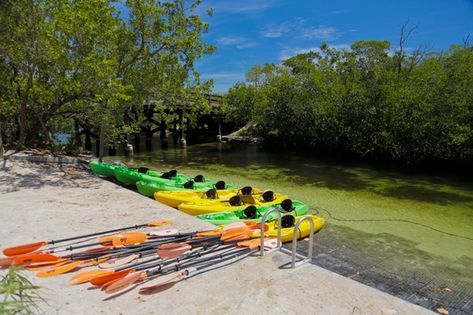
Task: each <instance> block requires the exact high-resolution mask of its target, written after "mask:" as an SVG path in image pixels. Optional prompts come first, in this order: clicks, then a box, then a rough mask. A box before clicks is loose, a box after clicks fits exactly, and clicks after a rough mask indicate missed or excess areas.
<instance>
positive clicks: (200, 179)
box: [194, 175, 205, 183]
mask: <svg viewBox="0 0 473 315" xmlns="http://www.w3.org/2000/svg"><path fill="white" fill-rule="evenodd" d="M194 182H196V183H203V182H205V178H204V175H197V176H196V177H194Z"/></svg>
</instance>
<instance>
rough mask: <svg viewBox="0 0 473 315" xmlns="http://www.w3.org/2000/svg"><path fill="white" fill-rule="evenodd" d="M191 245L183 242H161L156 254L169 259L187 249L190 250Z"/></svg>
mask: <svg viewBox="0 0 473 315" xmlns="http://www.w3.org/2000/svg"><path fill="white" fill-rule="evenodd" d="M191 249H192V246H191V245H189V244H185V243H169V244H163V245H161V246H159V248H158V256H159V257H160V258H161V259H163V260H166V259H171V258H175V257H179V256H181V255H182V254H184V253H185V252H187V251H188V250H191Z"/></svg>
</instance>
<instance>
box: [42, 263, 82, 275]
mask: <svg viewBox="0 0 473 315" xmlns="http://www.w3.org/2000/svg"><path fill="white" fill-rule="evenodd" d="M83 263H84V261H83V260H78V261H74V262H72V263H70V264H67V265H63V266H60V267H57V268H53V269H49V270H45V271H40V272H38V273H37V274H36V276H37V277H40V278H47V277H52V276H57V275H60V274H63V273H66V272H69V271H72V270H74V269H76V268H77V267H79V265H81V264H83Z"/></svg>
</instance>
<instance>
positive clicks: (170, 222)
mask: <svg viewBox="0 0 473 315" xmlns="http://www.w3.org/2000/svg"><path fill="white" fill-rule="evenodd" d="M171 224H172V221H171V220H162V221H154V222H150V223H148V226H163V225H171Z"/></svg>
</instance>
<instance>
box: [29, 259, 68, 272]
mask: <svg viewBox="0 0 473 315" xmlns="http://www.w3.org/2000/svg"><path fill="white" fill-rule="evenodd" d="M68 262H70V260H69V259H67V258H62V259H59V260H56V261H44V262H39V263H32V264H29V265H28V266H27V267H26V269H28V270H29V271H41V270H46V269H51V268H56V267H59V266H62V265H65V264H67V263H68Z"/></svg>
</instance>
